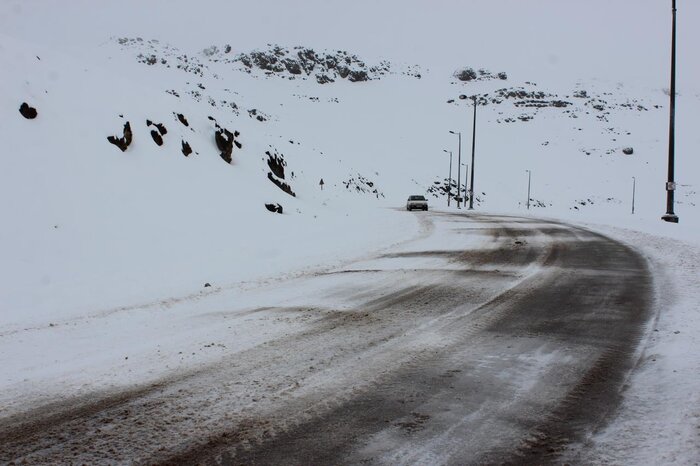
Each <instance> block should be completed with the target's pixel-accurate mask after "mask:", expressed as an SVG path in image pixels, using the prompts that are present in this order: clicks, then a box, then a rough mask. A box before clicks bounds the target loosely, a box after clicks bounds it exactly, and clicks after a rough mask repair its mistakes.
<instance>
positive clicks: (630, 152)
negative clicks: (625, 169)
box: [622, 147, 634, 155]
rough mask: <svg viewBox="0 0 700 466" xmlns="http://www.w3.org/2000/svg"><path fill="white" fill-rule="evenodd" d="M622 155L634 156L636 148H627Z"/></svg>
mask: <svg viewBox="0 0 700 466" xmlns="http://www.w3.org/2000/svg"><path fill="white" fill-rule="evenodd" d="M622 153H623V154H625V155H632V154H634V148H632V147H625V148H624V149H622Z"/></svg>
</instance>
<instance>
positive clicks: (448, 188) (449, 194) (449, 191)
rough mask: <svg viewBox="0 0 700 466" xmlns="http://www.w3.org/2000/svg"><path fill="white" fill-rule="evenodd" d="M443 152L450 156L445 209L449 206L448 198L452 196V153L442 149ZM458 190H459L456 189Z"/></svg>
mask: <svg viewBox="0 0 700 466" xmlns="http://www.w3.org/2000/svg"><path fill="white" fill-rule="evenodd" d="M442 151H443V152H447V153H448V154H450V177H449V178H448V180H449V181H448V184H447V207H449V206H450V196H451V195H452V151H451V150H446V149H443V150H442ZM458 189H459V188H458Z"/></svg>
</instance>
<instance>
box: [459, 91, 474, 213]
mask: <svg viewBox="0 0 700 466" xmlns="http://www.w3.org/2000/svg"><path fill="white" fill-rule="evenodd" d="M459 98H460V99H462V100H464V99H466V98H467V96H466V95H464V94H462V95H460V96H459ZM471 99H472V100H473V101H474V126H473V128H472V177H471V180H470V182H469V210H473V209H474V151H475V148H476V95H473V96H471Z"/></svg>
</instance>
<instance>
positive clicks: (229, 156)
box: [214, 127, 233, 163]
mask: <svg viewBox="0 0 700 466" xmlns="http://www.w3.org/2000/svg"><path fill="white" fill-rule="evenodd" d="M214 140H215V141H216V147H218V148H219V150H220V151H221V154H219V155H220V156H221V158H222V159H224V161H226V163H231V162H232V161H233V134H232V133H231V132H230V131H229V130H227V129H226V128H221V127H219V129H218V130H217V131H216V133H214Z"/></svg>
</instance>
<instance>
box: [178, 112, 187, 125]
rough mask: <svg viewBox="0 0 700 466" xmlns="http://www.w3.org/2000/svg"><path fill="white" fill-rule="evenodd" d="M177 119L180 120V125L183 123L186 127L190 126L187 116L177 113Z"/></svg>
mask: <svg viewBox="0 0 700 466" xmlns="http://www.w3.org/2000/svg"><path fill="white" fill-rule="evenodd" d="M176 115H177V119H178V120H180V123H182V124H183V125H185V126H190V123H189V122H188V121H187V118H185V115H183V114H182V113H177V114H176Z"/></svg>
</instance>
